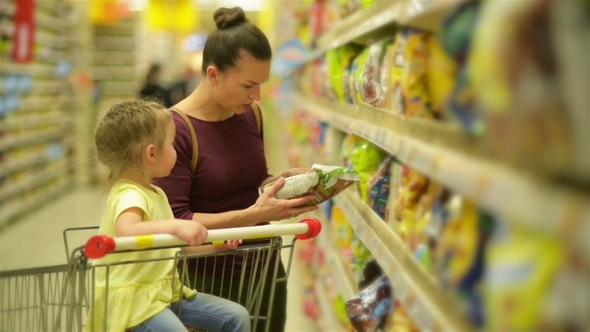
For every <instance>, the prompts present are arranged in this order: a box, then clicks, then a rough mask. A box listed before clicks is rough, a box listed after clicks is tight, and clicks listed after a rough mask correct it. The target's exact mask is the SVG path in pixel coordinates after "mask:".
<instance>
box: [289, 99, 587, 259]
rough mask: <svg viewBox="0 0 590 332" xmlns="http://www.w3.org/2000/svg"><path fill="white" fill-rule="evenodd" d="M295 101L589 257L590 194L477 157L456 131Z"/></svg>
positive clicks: (496, 211) (377, 112) (474, 145)
mask: <svg viewBox="0 0 590 332" xmlns="http://www.w3.org/2000/svg"><path fill="white" fill-rule="evenodd" d="M295 98H296V99H297V100H296V101H295V104H297V105H300V106H301V107H303V108H304V109H306V110H307V111H308V112H310V113H312V114H315V115H316V116H318V117H319V118H320V119H322V120H323V121H325V122H327V123H329V124H330V125H332V126H334V127H336V128H338V129H340V130H342V131H344V132H347V133H351V134H355V135H358V136H360V137H363V138H365V139H368V140H369V141H371V142H373V143H375V144H376V145H378V146H380V147H381V148H383V149H384V150H385V151H387V152H388V153H390V154H391V155H393V156H395V157H396V158H397V159H399V160H400V161H401V162H402V163H404V164H405V165H408V166H410V167H412V168H414V169H416V170H417V171H419V172H421V173H422V174H424V175H426V176H428V177H429V178H431V179H433V180H434V181H436V182H438V183H440V184H442V185H444V186H446V187H447V188H449V189H450V190H452V191H453V192H455V193H457V194H460V195H463V196H464V197H466V198H468V199H469V200H471V201H473V202H474V203H476V204H478V205H480V206H481V207H482V208H483V209H485V210H487V211H488V212H491V213H494V214H496V215H497V216H499V217H501V218H503V219H504V220H505V221H506V222H509V223H515V224H516V225H517V226H524V227H527V228H531V229H535V230H538V231H543V232H546V233H548V234H554V235H556V236H558V237H559V238H560V239H562V240H564V243H567V244H569V245H570V248H571V249H572V250H574V251H575V252H578V253H580V254H582V255H583V256H584V257H586V258H587V257H588V256H590V243H588V241H587V232H580V231H579V230H580V227H583V228H584V229H587V227H588V221H589V220H590V209H588V206H589V204H590V198H589V197H588V196H587V195H585V194H583V193H580V192H578V191H576V190H575V189H570V188H566V187H560V186H557V185H553V184H551V183H549V182H548V181H545V180H542V179H539V178H536V177H533V176H530V175H527V174H525V173H522V172H518V171H516V170H514V169H511V168H509V167H507V166H503V165H501V164H499V163H494V162H491V161H485V160H483V159H482V158H478V157H477V155H478V153H479V152H478V150H477V142H462V141H465V140H462V139H461V136H460V134H458V133H456V132H455V131H454V130H452V128H443V127H438V126H436V125H435V124H432V125H430V124H427V123H426V122H424V121H421V120H413V119H404V118H402V117H398V116H395V115H394V114H391V113H388V112H383V111H380V110H377V109H375V108H371V107H370V106H361V107H360V108H358V109H355V107H354V106H352V107H351V106H345V105H340V104H338V105H334V104H326V103H322V102H317V101H313V100H310V99H309V98H305V97H303V96H297V97H295ZM441 142H442V143H441ZM548 206H550V207H551V209H550V210H547V207H548Z"/></svg>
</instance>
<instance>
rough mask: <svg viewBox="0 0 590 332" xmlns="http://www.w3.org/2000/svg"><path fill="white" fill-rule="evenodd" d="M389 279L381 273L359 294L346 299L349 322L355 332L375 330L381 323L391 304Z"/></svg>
mask: <svg viewBox="0 0 590 332" xmlns="http://www.w3.org/2000/svg"><path fill="white" fill-rule="evenodd" d="M391 293H392V292H391V286H390V283H389V279H387V277H386V276H385V275H381V276H380V277H378V278H377V279H375V281H373V282H372V283H370V284H369V285H368V286H366V287H364V288H362V289H361V290H360V292H359V294H358V295H357V296H355V297H353V298H352V299H350V300H348V301H346V311H347V312H348V318H349V319H350V323H351V324H352V326H353V327H354V329H355V331H357V332H365V331H367V332H368V331H375V330H376V329H377V328H378V327H379V326H381V325H383V323H384V318H385V317H386V314H387V313H388V312H389V308H390V306H391V301H392V294H391Z"/></svg>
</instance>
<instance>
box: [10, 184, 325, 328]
mask: <svg viewBox="0 0 590 332" xmlns="http://www.w3.org/2000/svg"><path fill="white" fill-rule="evenodd" d="M106 196H107V195H106V193H104V190H102V189H99V188H85V189H78V190H75V191H73V192H71V193H68V194H66V195H64V196H62V197H60V198H58V199H56V200H55V201H54V202H52V203H50V204H47V205H45V206H43V207H41V208H39V209H38V210H37V211H34V212H32V213H31V214H29V215H28V216H26V217H25V218H23V219H22V220H20V221H18V222H16V223H15V224H14V225H12V226H10V227H9V228H8V229H6V230H4V231H2V232H1V233H0V270H2V271H5V270H14V269H23V268H30V267H40V266H52V265H58V264H65V263H66V262H67V260H66V255H65V250H64V244H63V243H64V242H63V235H62V232H63V230H64V229H66V228H69V227H77V226H94V225H98V224H99V223H100V217H101V214H102V210H103V207H104V204H105V200H106ZM32 208H34V207H32ZM90 234H91V233H89V232H87V231H79V232H74V233H70V235H69V236H68V239H69V240H68V241H69V243H70V248H74V247H75V246H77V245H81V244H83V243H84V241H85V239H87V238H88V237H89V236H90ZM299 276H300V272H299V262H298V261H297V259H296V258H295V257H294V259H293V264H292V265H291V274H290V278H289V283H288V285H289V286H288V293H289V297H288V319H287V328H286V330H287V331H293V332H295V331H297V332H308V331H317V330H318V328H317V326H316V325H315V323H314V322H313V321H311V320H309V319H308V318H307V317H306V316H305V315H304V314H303V312H302V303H303V300H302V296H303V295H302V291H301V290H302V289H303V288H302V285H301V281H302V280H301V278H300V277H299Z"/></svg>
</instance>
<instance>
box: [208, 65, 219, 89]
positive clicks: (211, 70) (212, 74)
mask: <svg viewBox="0 0 590 332" xmlns="http://www.w3.org/2000/svg"><path fill="white" fill-rule="evenodd" d="M207 79H208V80H209V82H211V84H213V85H217V80H218V79H219V70H217V68H216V67H215V66H209V67H207Z"/></svg>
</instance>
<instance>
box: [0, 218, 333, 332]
mask: <svg viewBox="0 0 590 332" xmlns="http://www.w3.org/2000/svg"><path fill="white" fill-rule="evenodd" d="M76 230H88V227H85V228H77V229H68V230H65V231H64V240H65V246H66V252H68V254H69V257H68V264H64V265H58V266H49V267H39V268H31V269H23V270H15V271H2V272H0V332H17V331H23V332H24V331H26V332H32V331H40V332H45V331H67V332H73V331H83V330H85V326H86V325H87V324H88V325H89V326H93V325H94V326H96V324H89V323H90V322H93V319H94V317H93V315H92V314H90V315H89V313H91V312H92V311H91V310H90V308H91V306H92V304H93V302H94V289H95V281H96V276H97V273H101V272H100V270H101V269H103V271H106V273H105V275H106V276H107V279H106V280H107V283H108V280H109V279H108V275H109V271H110V269H112V268H113V267H114V266H116V265H123V264H144V263H147V262H153V261H155V260H129V261H124V262H117V263H111V264H95V263H94V262H93V261H92V260H91V259H96V258H101V257H103V256H105V255H107V254H108V255H117V254H118V253H121V252H132V251H137V250H157V249H162V248H171V247H183V246H186V243H185V242H184V241H182V240H179V239H178V238H176V237H175V236H172V235H153V236H136V237H122V238H109V237H106V236H101V235H97V236H93V237H92V238H91V239H90V240H88V242H87V243H86V245H85V246H82V247H78V248H76V249H74V250H72V251H71V253H69V248H68V242H67V236H66V232H71V231H76ZM320 230H321V223H320V222H319V221H318V220H317V219H312V218H306V219H304V220H302V221H301V222H300V223H297V224H275V225H266V226H254V227H239V228H230V229H220V230H210V231H209V235H208V237H207V243H213V244H215V243H218V242H222V241H225V240H230V239H244V240H246V241H245V244H244V245H242V246H240V247H238V249H237V250H232V251H218V252H208V253H201V254H187V253H186V252H185V251H184V250H182V249H179V250H178V251H176V254H175V255H174V256H171V257H165V258H159V259H157V261H163V260H174V264H173V268H176V266H179V274H180V280H181V282H182V283H184V284H185V285H187V286H189V287H190V288H194V289H197V291H199V292H204V293H211V291H214V293H213V295H216V296H220V297H223V298H227V299H230V300H233V301H236V302H238V303H240V304H242V305H243V306H244V307H245V308H246V309H247V310H248V311H249V312H250V317H251V322H252V323H251V326H252V331H256V330H258V331H268V330H269V326H268V324H267V323H268V321H269V317H270V315H271V314H272V301H266V300H265V299H272V298H273V294H274V292H275V288H276V285H277V284H278V283H282V282H286V281H287V278H288V276H289V271H290V266H291V261H292V258H293V249H294V246H295V242H296V240H297V239H309V238H313V237H315V236H317V234H319V232H320ZM282 235H295V238H294V239H293V241H292V242H291V243H287V244H283V241H282ZM249 239H250V240H252V239H256V241H255V242H250V243H249V242H248V240H249ZM281 256H283V258H284V259H283V264H284V266H285V269H286V273H285V275H284V276H282V277H280V276H279V274H278V267H279V262H280V260H281ZM189 259H194V260H196V262H197V263H196V264H194V265H189V264H187V261H188V260H189ZM203 260H207V261H208V262H206V264H199V261H203ZM219 261H222V262H223V263H224V264H218V263H219ZM247 262H249V263H248V264H246V263H247ZM178 263H180V264H178ZM220 265H222V266H224V267H223V268H218V266H220ZM193 266H196V267H197V268H196V270H189V267H192V268H194V267H193ZM191 274H192V275H200V276H201V275H202V276H210V278H202V280H200V281H199V282H198V283H197V282H196V280H192V282H189V277H188V276H189V275H191ZM213 283H215V285H213ZM173 287H174V285H173ZM219 289H223V291H217V290H219ZM105 312H106V310H105ZM107 320H108V316H106V315H105V317H104V319H103V322H102V324H99V326H103V328H102V329H99V331H103V330H105V329H104V327H106V322H107ZM189 328H190V329H192V330H194V331H200V330H199V329H198V328H197V327H189Z"/></svg>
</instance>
